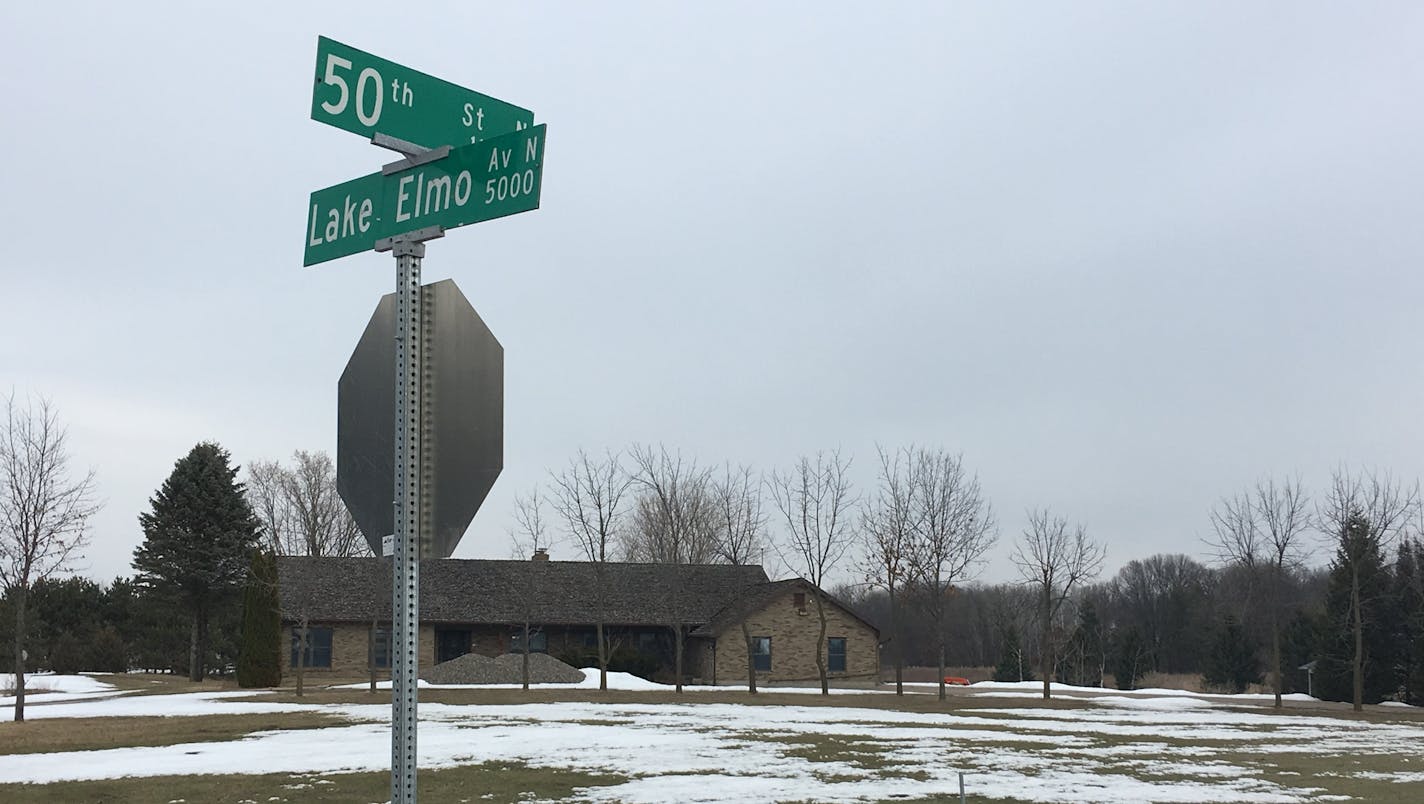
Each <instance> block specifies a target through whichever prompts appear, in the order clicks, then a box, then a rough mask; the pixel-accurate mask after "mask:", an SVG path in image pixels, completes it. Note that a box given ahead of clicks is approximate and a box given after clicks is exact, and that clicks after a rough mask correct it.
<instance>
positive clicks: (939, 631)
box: [934, 595, 946, 701]
mask: <svg viewBox="0 0 1424 804" xmlns="http://www.w3.org/2000/svg"><path fill="white" fill-rule="evenodd" d="M945 605H946V604H945V601H944V596H942V595H940V596H939V600H938V601H937V602H936V603H935V617H934V626H935V646H936V647H937V648H938V649H939V650H938V651H937V652H938V653H939V699H940V700H941V701H943V700H944V699H945V691H944V659H945V648H944V607H945Z"/></svg>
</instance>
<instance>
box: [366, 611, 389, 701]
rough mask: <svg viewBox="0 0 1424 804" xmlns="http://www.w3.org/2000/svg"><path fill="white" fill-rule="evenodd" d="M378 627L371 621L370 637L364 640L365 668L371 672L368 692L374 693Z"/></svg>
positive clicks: (375, 622)
mask: <svg viewBox="0 0 1424 804" xmlns="http://www.w3.org/2000/svg"><path fill="white" fill-rule="evenodd" d="M379 627H380V624H379V623H378V622H377V621H375V620H372V621H371V637H370V639H367V640H366V666H367V667H368V668H370V671H371V687H370V689H369V690H368V692H375V691H376V631H377V629H378V628H379ZM389 652H390V651H389V650H387V653H389Z"/></svg>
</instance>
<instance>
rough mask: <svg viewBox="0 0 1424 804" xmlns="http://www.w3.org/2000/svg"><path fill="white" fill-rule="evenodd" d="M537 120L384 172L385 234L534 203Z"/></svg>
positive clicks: (540, 138)
mask: <svg viewBox="0 0 1424 804" xmlns="http://www.w3.org/2000/svg"><path fill="white" fill-rule="evenodd" d="M546 128H547V127H546V126H543V125H538V126H534V127H533V128H526V129H524V130H522V131H516V132H514V133H513V134H506V135H504V136H502V137H494V138H492V139H488V140H485V141H483V142H479V143H475V144H472V145H465V146H462V147H460V148H455V149H453V150H452V151H450V155H449V156H447V157H445V158H444V159H441V160H438V161H435V162H429V163H426V164H424V165H418V166H416V167H412V168H407V169H406V170H402V171H400V172H399V173H393V174H391V175H389V176H387V177H386V181H385V185H384V186H383V187H382V189H381V192H382V203H381V209H382V210H383V211H384V213H385V216H384V219H383V221H382V224H383V225H384V226H385V227H386V228H387V231H388V232H389V234H390V235H398V234H404V233H405V232H410V231H414V230H416V229H421V228H424V227H426V226H442V227H444V228H445V229H454V228H456V227H459V226H467V225H469V224H471V223H480V222H482V221H488V220H493V219H495V218H502V217H504V216H506V215H514V214H517V213H520V212H529V211H530V210H535V209H538V208H539V196H540V192H541V190H542V188H543V183H544V135H545V131H546Z"/></svg>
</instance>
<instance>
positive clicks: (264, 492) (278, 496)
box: [244, 461, 302, 556]
mask: <svg viewBox="0 0 1424 804" xmlns="http://www.w3.org/2000/svg"><path fill="white" fill-rule="evenodd" d="M286 482H287V470H286V469H283V468H282V465H281V464H280V463H277V462H276V461H253V462H252V463H249V464H248V465H247V483H246V484H245V485H244V493H246V495H247V502H248V504H249V505H250V506H252V512H253V513H254V514H256V515H257V521H258V523H259V524H260V525H261V527H262V540H263V541H264V542H265V543H266V549H270V550H271V551H272V552H273V553H275V554H277V555H279V556H290V555H300V554H301V552H302V551H301V549H300V548H299V547H298V545H297V544H296V543H294V542H295V539H294V536H295V534H296V530H295V528H293V527H292V511H291V506H290V505H289V504H288V503H287V491H286Z"/></svg>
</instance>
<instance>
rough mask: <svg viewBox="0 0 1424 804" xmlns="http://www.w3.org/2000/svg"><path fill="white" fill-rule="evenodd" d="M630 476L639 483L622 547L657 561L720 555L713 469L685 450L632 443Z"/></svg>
mask: <svg viewBox="0 0 1424 804" xmlns="http://www.w3.org/2000/svg"><path fill="white" fill-rule="evenodd" d="M629 457H630V459H631V460H632V463H633V469H632V479H633V482H634V484H636V486H637V488H638V495H637V499H636V500H635V502H634V506H633V517H632V522H630V523H629V524H630V527H629V528H628V531H627V532H626V533H625V534H624V551H625V552H626V554H627V555H628V557H629V558H630V559H632V560H634V561H646V562H649V563H653V564H708V563H711V562H712V560H713V559H714V558H716V556H717V550H716V547H717V545H716V539H715V536H716V531H715V530H714V528H713V526H712V522H713V520H712V504H711V499H710V496H709V493H708V489H709V487H710V486H711V478H712V472H711V470H710V469H706V468H703V467H699V466H698V465H697V461H696V459H691V458H684V457H683V456H682V453H681V452H675V453H670V452H668V450H667V448H666V447H664V446H662V445H659V446H658V447H657V449H656V450H655V449H653V448H652V447H650V446H648V447H645V446H640V445H637V444H634V445H633V448H632V449H631V450H630V451H629Z"/></svg>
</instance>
